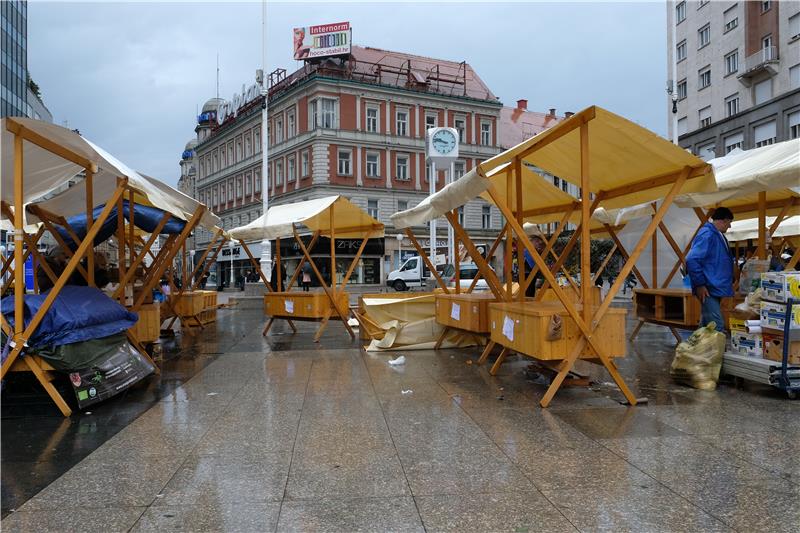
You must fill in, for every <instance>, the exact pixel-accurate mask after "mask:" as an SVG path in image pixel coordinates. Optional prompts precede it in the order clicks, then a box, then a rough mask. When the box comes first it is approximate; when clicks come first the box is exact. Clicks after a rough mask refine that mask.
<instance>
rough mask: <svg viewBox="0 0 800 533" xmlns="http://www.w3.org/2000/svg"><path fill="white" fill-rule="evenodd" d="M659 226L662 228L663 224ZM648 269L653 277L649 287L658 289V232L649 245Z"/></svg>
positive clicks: (654, 207) (654, 208)
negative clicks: (649, 268)
mask: <svg viewBox="0 0 800 533" xmlns="http://www.w3.org/2000/svg"><path fill="white" fill-rule="evenodd" d="M652 205H653V211H655V210H656V209H657V208H658V207H657V204H656V202H653V204H652ZM651 218H652V217H651ZM661 226H663V223H662V224H661ZM650 267H651V270H652V273H653V277H652V279H651V280H650V286H651V287H658V231H654V232H653V238H652V242H651V244H650Z"/></svg>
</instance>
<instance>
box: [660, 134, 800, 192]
mask: <svg viewBox="0 0 800 533" xmlns="http://www.w3.org/2000/svg"><path fill="white" fill-rule="evenodd" d="M709 163H710V164H711V165H712V166H713V167H714V177H715V179H716V181H717V188H718V190H717V191H716V192H694V193H689V194H682V195H680V196H678V197H676V198H675V204H677V205H678V206H680V207H707V206H713V205H716V204H719V203H721V202H726V201H728V200H732V199H741V198H743V197H746V196H748V195H753V194H755V193H758V192H762V191H776V192H785V193H786V194H784V196H785V197H786V198H789V197H791V196H797V195H798V194H799V193H800V139H792V140H790V141H784V142H780V143H777V144H772V145H769V146H762V147H761V148H755V149H753V150H745V151H742V150H738V149H737V150H734V151H732V152H731V153H730V154H728V155H726V156H724V157H718V158H716V159H712V160H711V161H709ZM787 189H788V190H787ZM792 193H793V194H792ZM736 203H742V202H736ZM726 207H728V204H726Z"/></svg>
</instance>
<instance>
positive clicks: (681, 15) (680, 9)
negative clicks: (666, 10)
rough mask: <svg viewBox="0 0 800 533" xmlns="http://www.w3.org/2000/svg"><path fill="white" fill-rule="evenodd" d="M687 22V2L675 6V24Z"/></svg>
mask: <svg viewBox="0 0 800 533" xmlns="http://www.w3.org/2000/svg"><path fill="white" fill-rule="evenodd" d="M684 20H686V2H681V3H680V4H678V5H677V6H675V24H680V23H681V22H683V21H684Z"/></svg>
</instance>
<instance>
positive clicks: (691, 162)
mask: <svg viewBox="0 0 800 533" xmlns="http://www.w3.org/2000/svg"><path fill="white" fill-rule="evenodd" d="M583 122H585V123H586V124H587V125H588V132H589V161H588V163H589V168H590V173H591V185H590V190H591V192H592V193H594V194H601V193H602V194H603V195H604V196H605V197H606V199H605V200H603V202H602V203H601V204H600V205H601V206H602V207H605V208H606V209H616V208H621V207H629V206H632V205H638V204H643V203H646V202H651V201H654V200H657V199H659V198H663V197H664V195H665V194H666V193H667V191H668V190H669V188H670V187H671V185H672V184H673V183H674V182H675V179H676V178H677V176H678V175H679V173H680V172H682V171H683V170H684V169H686V168H689V178H691V179H688V180H687V181H686V183H685V184H684V186H683V189H682V190H684V191H690V192H710V191H713V190H715V189H716V187H715V185H714V180H713V177H712V176H711V167H710V166H709V165H707V164H706V163H705V162H704V161H702V160H701V159H699V158H697V157H696V156H693V155H692V154H690V153H687V152H686V151H685V150H683V149H681V148H680V147H678V146H675V145H674V144H672V143H670V142H669V141H667V140H666V139H663V138H661V137H659V136H657V135H656V134H654V133H652V132H650V131H648V130H646V129H645V128H642V127H641V126H638V125H636V124H634V123H633V122H630V121H629V120H626V119H624V118H622V117H620V116H618V115H615V114H614V113H611V112H609V111H606V110H605V109H602V108H599V107H596V106H593V107H590V108H587V109H585V110H583V111H581V112H580V113H578V114H576V115H574V116H572V117H570V118H568V119H566V120H564V121H563V122H560V123H559V124H557V125H555V126H553V127H552V128H550V129H549V130H546V131H544V132H542V133H540V134H538V135H536V136H534V137H531V138H530V139H528V140H526V141H524V142H522V143H520V144H519V145H517V146H515V147H513V148H511V149H509V150H506V151H505V152H503V153H501V154H498V155H496V156H494V157H492V158H491V159H489V160H487V161H484V162H483V163H481V164H480V165H478V166H477V167H476V168H474V169H472V170H470V171H469V172H468V173H467V174H465V175H464V176H462V177H461V178H459V179H458V180H457V181H455V182H453V183H450V184H449V185H447V186H445V187H444V188H442V189H441V190H439V191H438V192H436V193H434V194H432V195H431V196H429V197H428V198H426V199H425V200H423V201H422V202H421V203H420V204H419V205H417V206H415V207H413V208H411V209H407V210H406V211H402V212H400V213H395V214H394V215H392V217H391V218H392V222H393V223H394V225H395V227H397V228H407V227H409V226H414V225H422V224H424V223H425V222H428V221H430V220H433V219H435V218H438V217H440V216H442V215H444V213H446V212H448V211H452V210H453V209H456V208H457V207H461V206H462V205H464V204H465V203H466V202H467V201H468V200H472V199H473V198H475V197H477V196H482V197H483V198H485V199H487V200H490V201H491V199H490V197H489V196H488V193H487V192H486V191H487V189H489V187H490V186H491V185H494V186H495V187H496V188H497V190H498V193H499V194H500V196H501V197H505V196H504V194H503V192H502V189H504V187H505V185H504V184H505V182H506V179H507V174H508V173H509V172H511V171H512V170H511V168H510V164H511V163H512V162H513V161H514V160H517V159H519V160H521V169H522V172H521V174H522V180H523V186H522V190H523V191H525V195H524V198H523V199H522V200H523V201H522V212H523V217H524V218H525V219H526V220H529V219H530V220H531V221H534V222H540V221H536V220H532V218H533V217H535V216H537V215H542V214H549V215H550V217H551V219H552V218H555V219H558V218H559V217H558V216H557V215H554V214H555V213H562V214H563V212H564V211H566V210H568V209H569V208H570V207H571V206H573V205H574V204H575V202H576V201H577V200H576V199H575V198H574V197H572V196H569V195H567V196H568V198H558V197H555V196H553V197H552V198H550V199H548V200H543V199H542V198H541V195H540V191H541V189H542V188H543V187H542V185H541V180H539V182H529V183H528V182H526V179H527V178H526V167H528V166H530V167H533V168H538V169H542V170H543V171H545V172H547V173H549V174H552V175H554V176H558V177H559V178H560V179H562V180H566V181H568V182H570V183H573V184H576V185H579V184H580V173H581V170H580V166H581V164H580V159H581V158H580V153H581V152H580V127H579V125H580V124H581V123H583ZM532 174H534V175H535V172H532ZM508 204H509V207H511V208H512V209H514V206H515V203H514V202H513V201H511V202H508Z"/></svg>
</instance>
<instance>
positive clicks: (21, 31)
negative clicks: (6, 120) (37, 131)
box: [0, 0, 29, 117]
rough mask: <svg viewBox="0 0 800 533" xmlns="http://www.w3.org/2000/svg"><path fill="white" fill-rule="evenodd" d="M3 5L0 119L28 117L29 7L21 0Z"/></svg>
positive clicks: (12, 0)
mask: <svg viewBox="0 0 800 533" xmlns="http://www.w3.org/2000/svg"><path fill="white" fill-rule="evenodd" d="M0 5H2V41H0V43H1V44H2V54H0V55H2V70H0V72H1V74H0V77H2V94H0V104H1V105H0V117H8V116H21V117H24V116H28V115H29V112H28V102H27V93H28V87H27V80H26V77H27V72H28V3H27V2H25V1H21V0H8V1H3V2H0Z"/></svg>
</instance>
